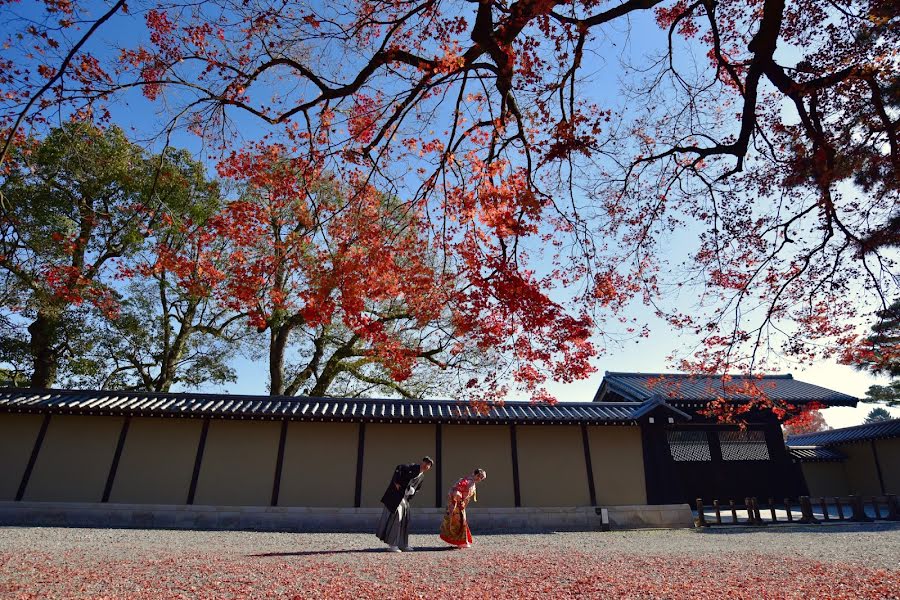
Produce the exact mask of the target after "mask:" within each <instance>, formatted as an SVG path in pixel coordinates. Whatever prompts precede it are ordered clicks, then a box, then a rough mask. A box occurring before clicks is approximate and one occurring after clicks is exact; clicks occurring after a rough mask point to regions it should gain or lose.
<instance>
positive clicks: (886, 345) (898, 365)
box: [844, 299, 900, 406]
mask: <svg viewBox="0 0 900 600" xmlns="http://www.w3.org/2000/svg"><path fill="white" fill-rule="evenodd" d="M875 318H876V319H877V320H876V322H875V324H873V325H872V329H871V333H870V334H869V336H868V337H866V338H864V339H863V340H862V341H861V342H860V343H859V344H858V345H857V346H855V347H853V348H851V349H850V351H849V352H848V353H847V355H846V356H845V358H844V360H845V361H846V362H848V363H850V364H853V365H855V366H856V367H857V368H858V369H860V370H863V371H868V372H870V373H872V374H873V375H880V376H887V377H889V378H890V382H889V383H888V384H887V385H873V386H871V387H870V388H869V390H868V391H867V392H866V396H868V397H869V398H870V399H871V400H874V401H875V402H885V403H887V404H889V405H892V406H893V405H898V404H900V299H898V300H895V301H894V302H893V303H892V304H891V305H890V306H889V307H887V308H885V309H884V310H879V311H877V312H876V313H875Z"/></svg>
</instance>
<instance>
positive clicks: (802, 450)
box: [788, 446, 847, 462]
mask: <svg viewBox="0 0 900 600" xmlns="http://www.w3.org/2000/svg"><path fill="white" fill-rule="evenodd" d="M788 452H789V453H790V455H791V458H796V459H797V460H799V461H800V462H839V461H842V460H844V459H845V458H847V457H846V456H844V454H842V453H841V452H838V451H837V450H835V449H834V448H825V447H824V446H789V447H788Z"/></svg>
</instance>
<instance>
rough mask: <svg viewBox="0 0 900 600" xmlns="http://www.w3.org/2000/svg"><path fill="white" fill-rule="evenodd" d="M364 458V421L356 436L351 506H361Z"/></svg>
mask: <svg viewBox="0 0 900 600" xmlns="http://www.w3.org/2000/svg"><path fill="white" fill-rule="evenodd" d="M365 458H366V423H365V421H363V422H362V423H360V424H359V430H358V431H357V437H356V483H355V486H354V490H353V506H354V507H356V508H359V507H360V506H362V477H363V461H364V460H365Z"/></svg>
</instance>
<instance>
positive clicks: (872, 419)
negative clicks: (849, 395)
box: [863, 406, 891, 425]
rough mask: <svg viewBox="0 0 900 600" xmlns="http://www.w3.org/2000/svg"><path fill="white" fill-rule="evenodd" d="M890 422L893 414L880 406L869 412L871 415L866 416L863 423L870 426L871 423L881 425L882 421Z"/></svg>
mask: <svg viewBox="0 0 900 600" xmlns="http://www.w3.org/2000/svg"><path fill="white" fill-rule="evenodd" d="M890 420H891V413H889V412H888V411H887V410H885V409H883V408H881V407H880V406H878V407H876V408H873V409H872V410H870V411H869V414H867V415H866V420H865V421H863V424H865V425H868V424H870V423H879V422H881V421H890Z"/></svg>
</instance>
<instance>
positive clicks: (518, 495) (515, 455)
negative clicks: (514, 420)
mask: <svg viewBox="0 0 900 600" xmlns="http://www.w3.org/2000/svg"><path fill="white" fill-rule="evenodd" d="M509 445H510V447H511V448H512V472H513V473H512V474H513V497H514V498H515V505H516V506H522V492H521V489H520V487H519V445H518V443H516V426H515V425H510V426H509Z"/></svg>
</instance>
